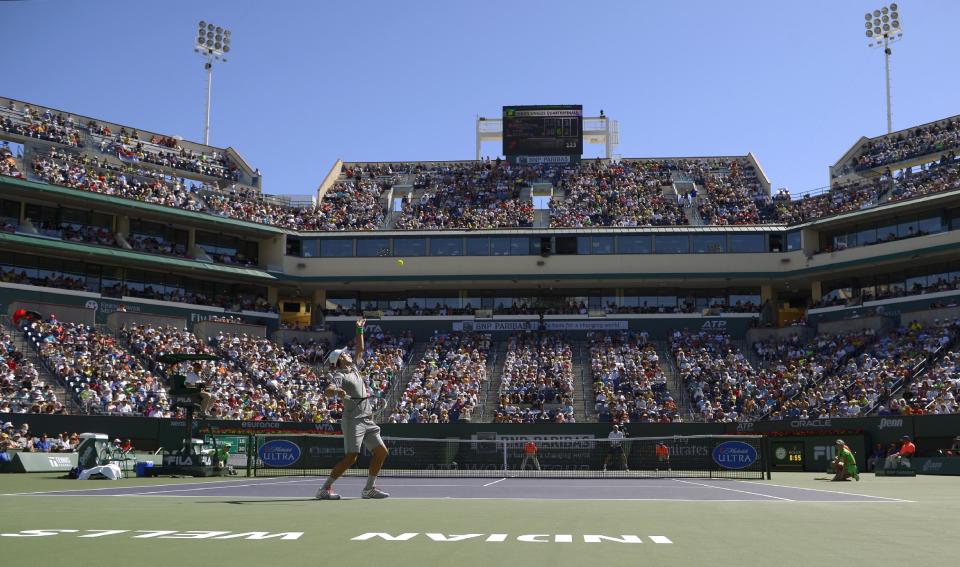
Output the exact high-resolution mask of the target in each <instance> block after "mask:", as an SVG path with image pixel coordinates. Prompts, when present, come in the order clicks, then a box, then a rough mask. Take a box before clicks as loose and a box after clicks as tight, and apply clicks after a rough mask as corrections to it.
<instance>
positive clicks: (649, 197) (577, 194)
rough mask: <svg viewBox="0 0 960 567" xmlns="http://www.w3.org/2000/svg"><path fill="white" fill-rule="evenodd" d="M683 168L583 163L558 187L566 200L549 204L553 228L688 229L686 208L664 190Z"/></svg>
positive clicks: (647, 163) (670, 164)
mask: <svg viewBox="0 0 960 567" xmlns="http://www.w3.org/2000/svg"><path fill="white" fill-rule="evenodd" d="M683 164H684V162H682V161H681V162H672V161H626V160H625V161H621V162H619V163H606V162H601V161H599V160H596V161H587V162H583V163H581V165H580V167H579V168H574V169H571V170H567V171H565V172H564V175H563V177H562V178H561V179H560V181H559V183H558V185H559V186H558V188H557V189H558V190H559V191H561V192H562V193H563V198H554V199H552V200H551V202H550V227H551V228H578V227H590V226H678V225H685V224H687V218H686V215H685V214H684V211H683V207H682V206H681V205H680V204H679V203H678V202H677V201H675V200H671V199H669V198H667V197H665V196H664V195H663V191H662V187H663V186H667V185H670V184H671V172H672V171H674V170H676V169H677V168H678V167H683Z"/></svg>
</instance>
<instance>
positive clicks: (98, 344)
mask: <svg viewBox="0 0 960 567" xmlns="http://www.w3.org/2000/svg"><path fill="white" fill-rule="evenodd" d="M24 331H25V332H26V333H27V335H28V337H29V339H30V340H31V341H33V343H34V345H35V346H36V347H37V349H38V352H39V354H40V356H41V358H42V359H43V360H44V361H45V363H46V364H47V366H48V367H49V368H50V371H51V372H52V373H53V374H54V375H55V376H57V378H58V379H59V380H60V381H61V382H63V383H65V384H67V385H68V386H69V387H70V388H72V389H73V390H74V392H75V393H76V395H77V397H78V399H79V400H80V403H81V406H82V408H83V409H84V410H85V411H88V412H97V413H110V414H127V415H134V414H138V415H147V416H151V417H167V416H169V411H168V407H169V405H168V402H167V395H166V389H165V387H164V385H163V383H162V380H161V379H160V378H159V377H157V376H156V375H154V374H153V373H152V372H151V371H150V370H148V369H147V368H145V367H144V366H143V364H141V363H140V361H139V360H137V358H136V357H135V356H133V355H132V354H131V353H130V352H128V351H127V350H126V349H125V348H123V347H122V346H121V345H120V344H119V343H118V341H117V339H116V338H114V337H113V336H111V335H108V334H106V333H102V332H100V331H97V330H96V329H95V328H93V327H91V326H88V325H83V324H79V323H66V322H59V321H57V320H56V318H55V317H54V316H52V315H51V317H50V318H49V319H47V320H45V321H33V322H30V323H28V324H27V325H26V327H25V328H24Z"/></svg>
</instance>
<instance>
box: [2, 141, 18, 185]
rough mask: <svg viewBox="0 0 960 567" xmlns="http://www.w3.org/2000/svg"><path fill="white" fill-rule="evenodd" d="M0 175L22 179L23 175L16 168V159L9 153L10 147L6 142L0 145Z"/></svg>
mask: <svg viewBox="0 0 960 567" xmlns="http://www.w3.org/2000/svg"><path fill="white" fill-rule="evenodd" d="M0 175H6V176H8V177H23V173H22V172H21V171H20V168H18V167H17V158H16V156H14V155H13V152H12V151H10V145H9V144H8V143H7V142H3V144H2V145H0Z"/></svg>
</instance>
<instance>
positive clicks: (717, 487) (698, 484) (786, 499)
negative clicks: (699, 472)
mask: <svg viewBox="0 0 960 567" xmlns="http://www.w3.org/2000/svg"><path fill="white" fill-rule="evenodd" d="M676 482H682V483H683V484H695V485H697V486H706V487H707V488H716V489H717V490H729V491H730V492H741V493H743V494H750V495H752V496H763V497H764V498H775V499H777V500H784V501H786V502H796V500H793V499H791V498H781V497H780V496H772V495H770V494H761V493H759V492H750V491H748V490H737V489H736V488H725V487H723V486H713V485H711V484H702V483H699V482H690V481H689V480H676Z"/></svg>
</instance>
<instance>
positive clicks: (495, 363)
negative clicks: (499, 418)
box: [473, 341, 507, 423]
mask: <svg viewBox="0 0 960 567" xmlns="http://www.w3.org/2000/svg"><path fill="white" fill-rule="evenodd" d="M492 346H493V349H492V350H491V352H490V354H489V356H488V357H487V381H486V382H485V383H484V384H483V388H484V394H483V396H482V398H481V400H480V407H479V408H477V410H476V411H474V412H473V413H474V416H476V417H475V418H474V420H473V421H474V422H476V423H491V422H492V421H493V418H494V417H495V416H496V414H497V408H498V407H500V385H501V382H502V381H501V379H500V375H501V374H503V364H504V362H505V360H506V358H507V343H506V342H505V341H494V342H493V345H492Z"/></svg>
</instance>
